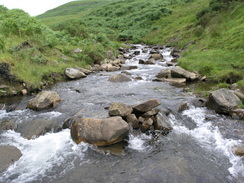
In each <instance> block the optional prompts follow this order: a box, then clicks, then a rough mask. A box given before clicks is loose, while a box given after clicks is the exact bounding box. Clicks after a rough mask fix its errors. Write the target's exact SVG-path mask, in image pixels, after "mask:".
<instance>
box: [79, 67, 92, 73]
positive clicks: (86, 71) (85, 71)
mask: <svg viewBox="0 0 244 183" xmlns="http://www.w3.org/2000/svg"><path fill="white" fill-rule="evenodd" d="M76 69H78V70H80V71H81V72H83V73H84V74H86V75H88V74H91V73H92V71H91V70H89V69H84V68H81V67H77V68H76Z"/></svg>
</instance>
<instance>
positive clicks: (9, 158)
mask: <svg viewBox="0 0 244 183" xmlns="http://www.w3.org/2000/svg"><path fill="white" fill-rule="evenodd" d="M21 156H22V154H21V152H20V150H19V149H18V148H17V147H14V146H9V145H4V146H0V173H2V172H4V171H5V170H6V169H7V168H8V167H9V166H10V165H12V164H13V163H14V162H15V161H18V160H19V158H20V157H21Z"/></svg>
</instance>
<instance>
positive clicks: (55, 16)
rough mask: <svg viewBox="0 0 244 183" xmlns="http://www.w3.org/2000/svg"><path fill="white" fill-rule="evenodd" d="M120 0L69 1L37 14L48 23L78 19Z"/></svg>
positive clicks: (38, 17)
mask: <svg viewBox="0 0 244 183" xmlns="http://www.w3.org/2000/svg"><path fill="white" fill-rule="evenodd" d="M116 1H119V0H100V1H98V0H80V1H74V2H69V3H67V4H64V5H61V6H59V7H57V8H54V9H52V10H49V11H47V12H46V13H44V14H42V15H39V16H37V17H36V18H37V19H40V20H41V21H42V22H44V23H45V24H47V25H53V24H55V23H59V22H62V21H65V20H70V19H76V18H78V17H82V16H84V15H86V14H88V13H89V12H90V11H91V10H92V11H94V9H98V8H101V7H103V6H105V5H108V4H110V3H113V2H116Z"/></svg>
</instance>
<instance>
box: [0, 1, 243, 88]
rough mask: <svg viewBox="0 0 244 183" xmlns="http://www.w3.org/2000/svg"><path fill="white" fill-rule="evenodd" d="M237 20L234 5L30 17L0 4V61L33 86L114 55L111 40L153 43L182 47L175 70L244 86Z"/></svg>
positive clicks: (78, 10) (239, 8) (101, 8)
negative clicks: (178, 67)
mask: <svg viewBox="0 0 244 183" xmlns="http://www.w3.org/2000/svg"><path fill="white" fill-rule="evenodd" d="M243 17H244V3H243V2H242V1H241V0H239V1H238V0H204V1H203V0H151V1H147V0H133V1H131V0H100V1H97V0H83V1H75V2H70V3H67V4H65V5H62V6H60V7H57V8H55V9H53V10H50V11H48V12H46V13H44V14H42V15H40V16H37V17H36V18H34V17H30V16H29V15H28V14H27V13H25V12H23V11H21V10H8V9H7V8H5V7H3V6H0V27H1V29H0V52H1V57H0V63H8V64H9V65H10V66H11V73H12V74H14V75H16V76H17V80H18V81H21V82H25V83H27V84H29V85H34V86H38V85H40V82H42V81H45V80H49V79H50V77H49V76H50V74H52V73H63V71H64V69H65V68H66V67H75V66H80V67H88V65H89V64H91V65H92V64H94V63H99V62H100V61H101V60H103V59H104V58H105V57H106V52H107V51H108V50H112V51H113V52H114V54H116V50H117V49H118V47H119V46H120V43H119V42H130V43H147V44H161V45H170V46H174V47H177V48H178V49H182V50H184V52H183V54H182V57H181V58H180V59H179V64H180V65H181V66H182V67H184V68H186V69H188V70H191V71H198V72H199V73H200V74H202V75H206V76H207V77H208V79H209V80H210V81H213V82H217V83H221V84H220V85H221V86H229V85H230V84H232V83H235V82H237V83H238V84H239V86H241V87H242V89H244V82H243V76H244V73H243V68H244V60H243V55H244V50H243V47H244V45H243V44H244V42H243V40H244V33H243V32H244V20H243ZM76 48H79V49H81V50H82V52H80V53H73V52H72V51H73V50H74V49H76ZM0 82H1V81H0ZM0 84H1V83H0ZM8 84H9V83H8Z"/></svg>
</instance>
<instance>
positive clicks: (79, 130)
mask: <svg viewBox="0 0 244 183" xmlns="http://www.w3.org/2000/svg"><path fill="white" fill-rule="evenodd" d="M128 134H129V124H128V123H127V122H125V121H124V120H123V119H122V118H121V117H119V116H116V117H111V118H107V119H92V118H76V119H75V121H74V122H73V124H72V127H71V137H72V139H73V140H74V141H75V142H76V143H77V144H79V143H80V142H87V143H90V144H93V145H97V146H108V145H111V144H115V143H117V142H121V141H123V140H124V139H125V138H126V137H127V136H128Z"/></svg>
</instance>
